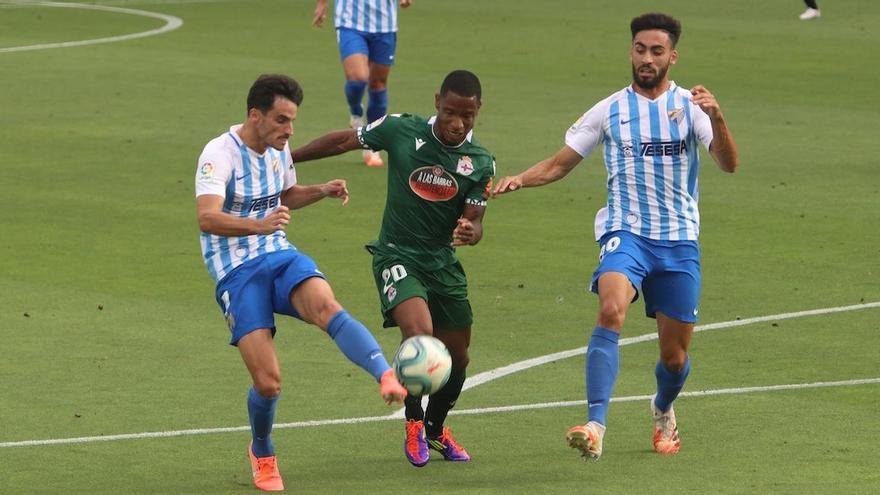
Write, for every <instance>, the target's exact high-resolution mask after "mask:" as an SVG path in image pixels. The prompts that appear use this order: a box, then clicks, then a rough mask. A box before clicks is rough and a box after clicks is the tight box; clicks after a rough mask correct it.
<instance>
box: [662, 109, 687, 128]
mask: <svg viewBox="0 0 880 495" xmlns="http://www.w3.org/2000/svg"><path fill="white" fill-rule="evenodd" d="M666 115H668V116H669V120H671V121H673V122H675V123H676V124H680V123H681V119H682V118H684V108H675V109H672V110H669V111H668V112H666Z"/></svg>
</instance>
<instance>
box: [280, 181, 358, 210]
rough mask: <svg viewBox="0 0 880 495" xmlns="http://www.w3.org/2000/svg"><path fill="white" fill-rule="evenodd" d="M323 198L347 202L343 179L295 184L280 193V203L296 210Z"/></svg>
mask: <svg viewBox="0 0 880 495" xmlns="http://www.w3.org/2000/svg"><path fill="white" fill-rule="evenodd" d="M324 198H338V199H341V200H342V204H343V206H344V205H346V204H348V185H347V184H346V182H345V180H343V179H333V180H331V181H330V182H325V183H324V184H313V185H309V186H301V185H298V184H297V185H295V186H293V187H291V188H290V189H288V190H286V191H284V194H282V195H281V204H282V205H284V206H286V207H288V208H290V209H291V210H296V209H299V208H303V207H305V206H308V205H310V204H312V203H316V202H318V201H320V200H322V199H324Z"/></svg>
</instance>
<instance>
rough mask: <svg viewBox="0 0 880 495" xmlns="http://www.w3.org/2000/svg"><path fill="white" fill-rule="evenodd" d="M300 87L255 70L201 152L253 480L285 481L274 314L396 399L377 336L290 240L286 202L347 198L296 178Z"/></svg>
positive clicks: (209, 229)
mask: <svg viewBox="0 0 880 495" xmlns="http://www.w3.org/2000/svg"><path fill="white" fill-rule="evenodd" d="M302 98H303V93H302V89H301V88H300V86H299V84H297V82H296V81H294V80H293V79H291V78H289V77H287V76H283V75H262V76H260V77H259V78H258V79H257V80H256V81H255V82H254V84H253V86H251V89H250V92H249V93H248V98H247V119H246V120H245V122H244V124H242V125H235V126H232V127H231V128H230V129H229V132H226V133H223V134H222V135H220V136H218V137H217V138H215V139H213V140H212V141H211V142H209V143H208V144H207V145H206V146H205V149H204V151H203V152H202V154H201V156H200V157H199V166H198V170H197V172H196V202H197V210H198V219H199V228H200V229H201V231H202V234H201V244H202V255H203V257H204V260H205V264H206V265H207V267H208V272H209V273H210V274H211V276H212V278H214V280H215V281H216V282H217V288H216V298H217V303H218V304H219V305H220V308H221V309H222V310H223V314H224V316H225V317H226V321H227V323H228V324H229V330H230V332H231V334H232V335H231V340H230V344H232V345H234V346H237V347H238V350H239V353H240V354H241V357H242V360H244V364H245V366H246V367H247V369H248V371H249V372H250V374H251V378H252V379H253V387H251V389H250V391H249V393H248V398H247V405H248V417H249V419H250V424H251V433H252V443H251V445H250V446H248V456H249V457H250V460H251V467H252V468H253V475H254V484H255V485H256V486H257V487H258V488H260V489H262V490H268V491H276V490H283V489H284V485H283V483H282V481H281V475H280V474H279V472H278V466H277V459H276V457H275V452H274V447H273V445H272V439H271V436H270V434H271V432H272V422H273V420H274V417H275V407H276V404H277V401H278V397H279V395H280V394H281V369H280V366H279V364H278V357H277V355H276V353H275V347H274V343H273V337H274V335H275V320H274V315H273V313H278V314H286V315H290V316H293V317H295V318H299V319H301V320H303V321H305V322H307V323H311V324H313V325H316V326H318V327H320V328H321V329H322V330H324V331H325V332H327V334H328V335H330V337H331V338H332V339H333V341H334V342H335V343H336V345H337V346H338V347H339V349H340V350H341V351H342V352H343V354H345V356H346V357H347V358H348V359H349V360H350V361H351V362H353V363H355V364H357V365H358V366H360V367H361V368H363V369H364V370H365V371H367V372H368V373H370V374H371V375H372V376H373V377H374V378H375V379H376V381H378V382H379V383H380V394H381V396H382V398H383V399H384V400H385V401H386V402H388V403H390V402H392V401H401V400H403V398H404V397H405V396H406V390H405V389H404V388H403V387H402V386H401V385H400V384H399V383H398V382H397V380H396V379H395V378H394V372H393V371H391V369H390V367H389V366H388V362H387V361H386V359H385V356H384V355H383V354H382V350H381V348H380V347H379V344H378V343H377V342H376V339H375V338H373V336H372V335H371V334H370V332H369V330H367V329H366V327H364V325H363V324H361V323H360V322H359V321H357V320H355V319H354V318H352V317H351V315H349V314H348V312H347V311H345V309H343V308H342V306H341V305H340V304H339V302H337V301H336V298H335V297H334V295H333V290H332V289H331V288H330V285H329V284H328V283H327V281H326V280H325V279H324V274H323V273H321V272H320V271H319V270H318V267H317V265H316V264H315V262H314V261H312V259H311V258H309V257H308V256H306V255H305V254H303V253H301V252H300V251H299V250H297V249H296V248H295V247H293V245H291V244H290V243H289V242H288V241H287V236H286V235H285V233H284V228H285V227H286V226H287V223H288V222H289V221H290V214H289V210H291V209H297V208H302V207H304V206H308V205H310V204H312V203H314V202H316V201H320V200H321V199H323V198H327V197H330V198H339V199H341V200H342V202H343V204H345V203H346V202H347V201H348V189H347V188H346V183H345V181H344V180H341V179H336V180H332V181H330V182H327V183H324V184H316V185H309V186H304V185H300V184H297V180H296V168H295V167H294V164H293V160H292V159H291V156H290V149H289V147H288V144H287V142H288V139H289V138H290V136H291V135H292V134H293V121H294V120H295V119H296V114H297V111H298V108H299V105H300V103H302Z"/></svg>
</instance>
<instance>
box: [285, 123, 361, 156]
mask: <svg viewBox="0 0 880 495" xmlns="http://www.w3.org/2000/svg"><path fill="white" fill-rule="evenodd" d="M357 149H361V143H360V141H359V140H358V137H357V130H355V129H346V130H344V131H333V132H328V133H327V134H324V135H323V136H321V137H318V138H315V139H313V140H312V141H310V142H309V143H308V144H305V145H303V146H300V147H299V148H297V149H295V150H293V151H291V152H290V155H291V156H292V157H293V162H294V163H301V162H307V161H309V160H317V159H318V158H324V157H328V156H334V155H340V154H342V153H345V152H346V151H352V150H357Z"/></svg>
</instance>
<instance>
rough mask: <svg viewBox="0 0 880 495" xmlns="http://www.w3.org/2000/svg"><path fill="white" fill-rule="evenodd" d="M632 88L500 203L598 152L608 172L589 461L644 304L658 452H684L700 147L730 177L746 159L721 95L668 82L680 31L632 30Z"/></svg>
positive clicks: (509, 185)
mask: <svg viewBox="0 0 880 495" xmlns="http://www.w3.org/2000/svg"><path fill="white" fill-rule="evenodd" d="M630 29H631V32H632V41H633V42H632V47H631V49H630V59H631V62H632V78H633V84H632V85H630V86H628V87H626V88H624V89H622V90H620V91H618V92H616V93H614V94H613V95H611V96H609V97H608V98H606V99H604V100H602V101H600V102H599V103H597V104H596V105H594V106H593V107H592V108H590V109H589V110H588V111H587V112H586V113H585V114H584V115H583V116H582V117H581V118H580V119H579V120H578V121H577V122H575V123H574V124H573V125H572V126H571V128H570V129H569V130H568V132H567V133H566V136H565V146H563V147H562V149H561V150H559V151H558V152H557V153H556V154H554V155H553V156H551V157H549V158H546V159H544V160H542V161H540V162H538V163H536V164H535V165H533V166H532V167H530V168H529V169H527V170H525V171H524V172H522V173H521V174H519V175H516V176H512V177H504V178H502V179H501V180H500V181H499V182H498V185H497V187H496V188H495V189H494V191H493V195H499V194H503V193H507V192H510V191H515V190H518V189H520V188H523V187H535V186H541V185H544V184H548V183H550V182H553V181H556V180H559V179H561V178H562V177H564V176H565V175H566V174H568V173H569V172H570V171H571V170H572V169H573V168H574V167H575V166H576V165H577V164H578V163H580V162H581V160H582V159H583V158H584V157H586V156H587V155H588V154H590V152H592V151H593V149H595V148H596V147H597V146H598V145H599V144H600V143H602V144H603V146H604V157H605V166H606V168H607V169H608V203H607V206H606V207H605V208H602V209H601V210H600V211H599V213H598V214H597V215H596V221H595V230H596V232H595V233H596V239H597V240H598V241H599V245H600V246H601V249H600V253H599V267H598V268H597V269H596V271H595V273H594V274H593V278H592V282H591V286H590V287H591V290H592V291H593V292H596V293H597V294H598V295H599V315H598V321H597V324H596V327H595V329H594V330H593V334H592V337H591V338H590V342H589V347H588V350H587V363H586V380H587V402H588V411H589V414H588V417H589V421H588V423H587V424H585V425H578V426H574V427H572V428H571V429H569V431H568V432H567V434H566V438H567V439H568V442H569V445H571V447H573V448H576V449H579V450H580V451H581V453H582V454H583V456H584V457H585V458H594V459H598V458H599V456H600V455H601V454H602V440H603V437H604V434H605V424H606V414H607V411H608V403H609V400H610V398H611V392H612V389H613V387H614V382H615V380H616V378H617V371H618V362H619V361H618V356H619V354H618V337H619V335H620V331H621V329H622V328H623V323H624V319H625V318H626V313H627V309H628V308H629V305H630V304H631V303H632V302H633V301H635V300H636V299H637V298H638V297H639V288H641V292H642V294H643V295H644V298H645V309H646V313H647V315H648V316H649V317H652V318H656V320H657V331H658V333H659V341H660V359H659V360H658V362H657V365H656V367H655V375H656V377H657V394H656V396H655V397H654V398H653V399H652V400H651V411H652V415H653V420H654V449H655V450H656V451H657V452H659V453H661V454H675V453H677V452H678V450H679V446H680V440H679V437H678V430H677V424H676V420H675V413H674V412H673V409H672V402H673V401H674V400H675V398H676V397H677V396H678V393H679V392H680V391H681V388H682V387H683V386H684V382H685V379H686V378H687V376H688V372H689V371H690V360H689V358H688V353H687V351H688V345H689V344H690V340H691V336H692V335H693V330H694V323H695V322H696V319H697V304H698V302H699V292H700V251H699V245H698V244H697V237H698V235H699V218H700V217H699V213H698V210H697V196H698V193H697V172H698V168H699V156H698V154H697V145H698V142H699V143H702V144H703V145H704V146H705V147H707V148H708V150H709V154H710V155H711V156H712V158H713V159H714V160H715V162H716V163H717V164H718V166H719V167H720V168H721V170H723V171H725V172H733V171H734V170H735V169H736V167H737V164H738V161H739V158H738V153H737V149H736V144H735V143H734V140H733V136H732V135H731V133H730V131H729V130H728V128H727V123H726V121H725V120H724V116H723V115H722V113H721V109H720V107H719V106H718V102H717V101H716V100H715V97H714V96H713V95H712V93H710V92H709V91H708V90H707V89H706V88H704V87H703V86H694V87H693V88H692V89H691V90H690V91H688V90H686V89H683V88H681V87H679V86H677V85H676V84H675V83H674V82H672V81H670V80H669V79H668V74H667V72H668V70H669V67H670V66H671V65H673V64H675V63H676V61H677V60H678V52H677V51H676V49H675V46H676V43H677V42H678V38H679V36H680V34H681V25H680V23H679V22H678V21H677V20H676V19H674V18H672V17H670V16H668V15H665V14H656V13H652V14H644V15H641V16H638V17H636V18H634V19H633V20H632V22H631V24H630Z"/></svg>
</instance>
